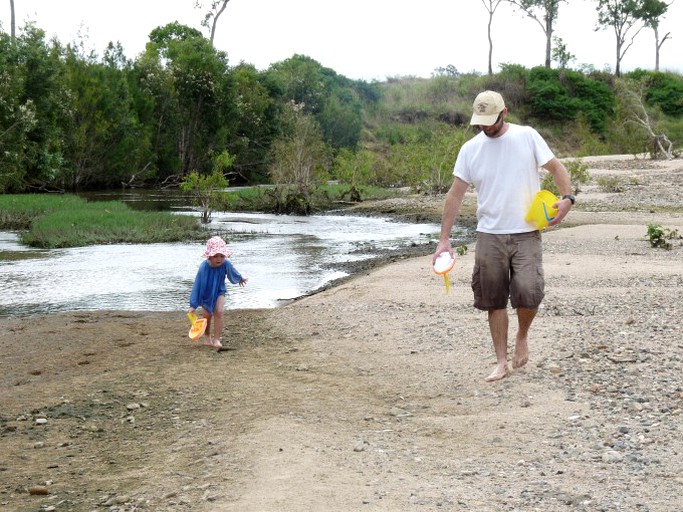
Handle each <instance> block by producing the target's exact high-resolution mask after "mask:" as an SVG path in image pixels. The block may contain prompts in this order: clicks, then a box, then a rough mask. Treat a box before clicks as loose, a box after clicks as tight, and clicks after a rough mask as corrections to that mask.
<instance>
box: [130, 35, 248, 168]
mask: <svg viewBox="0 0 683 512" xmlns="http://www.w3.org/2000/svg"><path fill="white" fill-rule="evenodd" d="M138 63H139V66H138V70H139V77H138V80H139V84H140V87H141V88H143V89H145V90H146V91H147V93H146V94H147V97H148V98H149V99H150V100H151V102H152V103H153V110H152V112H151V113H150V112H149V111H147V115H148V116H150V119H149V120H148V121H147V122H150V123H151V124H153V125H155V127H156V129H157V130H156V136H155V142H154V143H155V146H156V150H157V151H158V153H159V155H160V156H159V158H160V162H159V168H160V170H164V169H165V171H164V172H166V173H167V174H168V175H169V177H170V175H172V173H176V174H180V175H181V176H182V175H185V174H186V173H188V172H191V171H192V170H198V171H206V169H208V168H209V167H210V162H209V159H208V155H210V154H211V152H212V151H214V152H220V151H223V149H225V148H226V147H227V146H228V143H229V141H230V139H231V138H232V136H233V134H234V130H235V124H236V123H237V119H236V117H237V116H236V115H235V108H236V98H235V87H234V79H233V77H232V74H231V73H230V70H229V67H228V63H227V55H226V54H225V53H224V52H219V51H217V50H216V49H215V48H213V46H211V45H210V44H209V41H208V40H207V39H206V38H204V37H203V36H202V34H201V32H199V31H198V30H195V29H193V28H190V27H187V26H184V25H180V24H178V23H170V24H168V25H165V26H163V27H158V28H156V29H154V30H153V31H152V33H151V34H150V43H148V44H147V47H146V50H145V54H144V55H143V56H141V58H140V59H139V61H138Z"/></svg>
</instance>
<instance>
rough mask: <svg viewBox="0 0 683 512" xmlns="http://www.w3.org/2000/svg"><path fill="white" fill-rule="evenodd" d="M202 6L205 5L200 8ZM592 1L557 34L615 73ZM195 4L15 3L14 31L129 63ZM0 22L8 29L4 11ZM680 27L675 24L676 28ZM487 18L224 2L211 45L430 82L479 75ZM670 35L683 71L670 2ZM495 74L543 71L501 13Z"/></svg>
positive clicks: (438, 7) (420, 9)
mask: <svg viewBox="0 0 683 512" xmlns="http://www.w3.org/2000/svg"><path fill="white" fill-rule="evenodd" d="M203 2H204V4H205V5H208V4H210V0H203ZM596 3H597V2H596V0H569V3H568V4H567V3H563V4H561V5H560V14H559V20H558V23H557V25H556V32H555V35H556V36H558V37H560V38H562V39H563V41H564V42H565V44H566V46H567V49H568V51H569V52H570V53H572V54H574V55H575V56H576V60H575V61H574V62H573V63H572V64H571V67H574V68H576V67H578V66H580V65H581V64H591V65H593V66H594V67H595V68H597V69H605V68H609V69H611V70H614V68H615V64H616V57H615V36H614V33H613V31H612V29H608V30H605V31H600V32H596V31H595V30H594V28H595V25H596V22H597V14H596V7H595V6H596ZM194 4H195V0H117V1H116V2H102V1H97V0H14V5H15V10H16V23H17V30H20V29H21V28H22V27H23V25H24V23H25V22H26V21H33V22H35V24H36V25H37V26H38V27H39V28H41V29H43V30H45V31H46V33H47V35H48V37H50V36H53V35H54V36H56V37H57V38H58V39H59V40H60V41H61V42H62V43H63V44H66V43H69V42H72V41H74V40H75V39H77V38H78V36H79V34H80V35H83V36H86V37H87V44H86V48H87V49H89V50H95V51H96V52H97V53H98V54H99V55H101V54H102V52H103V50H104V48H105V47H106V45H107V43H108V42H109V41H113V42H116V41H119V42H121V44H122V46H123V48H124V50H125V53H126V55H127V56H128V57H129V58H131V59H134V58H135V57H137V55H138V54H139V53H140V52H142V51H143V50H144V47H145V43H146V42H147V41H148V36H149V33H150V32H151V31H152V30H153V29H154V28H156V27H158V26H163V25H165V24H167V23H170V22H173V21H178V22H180V23H182V24H184V25H188V26H190V27H194V28H197V29H199V30H202V31H203V32H204V34H205V35H207V37H208V31H207V30H206V29H204V28H203V27H201V20H202V19H203V17H204V16H203V15H204V12H205V10H200V9H196V8H195V7H194ZM2 5H3V7H2V8H1V10H0V22H1V23H2V27H3V30H4V31H6V32H9V30H10V6H9V2H7V1H4V2H2ZM676 20H678V24H675V23H674V21H676ZM487 23H488V12H487V9H486V8H485V7H484V4H483V3H482V0H344V1H332V0H230V2H229V3H228V6H227V9H226V10H225V12H224V13H223V14H222V16H221V17H220V18H219V22H218V28H217V32H216V37H215V41H214V44H215V46H216V48H218V49H220V50H223V51H225V52H227V54H228V58H229V62H230V64H232V65H236V64H238V63H239V62H240V61H244V62H247V63H250V64H253V65H255V66H256V68H258V69H260V70H263V69H266V68H268V66H269V65H270V64H272V63H274V62H278V61H281V60H284V59H287V58H289V57H291V56H292V55H294V54H303V55H307V56H309V57H311V58H313V59H315V60H317V61H318V62H320V63H321V64H322V65H323V66H326V67H329V68H332V69H333V70H335V71H336V72H337V73H340V74H342V75H345V76H347V77H348V78H353V79H363V80H368V81H370V80H380V81H382V80H384V79H386V78H387V77H398V76H418V77H429V76H431V75H432V72H433V71H434V69H435V68H438V67H445V66H447V65H449V64H452V65H453V66H455V67H456V69H457V70H458V71H461V72H469V71H478V72H482V73H485V72H486V70H487V64H488V49H489V47H488V40H487V33H486V30H487V28H486V27H487ZM676 25H677V26H676ZM667 32H671V36H670V37H671V39H670V40H668V41H666V42H665V43H664V45H663V47H662V50H661V53H660V69H661V70H663V71H664V70H670V71H677V72H679V73H681V72H683V0H675V1H674V3H673V5H671V6H670V7H669V12H668V13H667V15H666V17H665V18H664V19H663V20H662V22H661V24H660V34H661V35H664V34H666V33H667ZM492 36H493V68H494V71H497V70H498V69H499V68H498V66H499V64H500V63H516V64H522V65H524V66H526V67H531V66H535V65H542V64H543V62H544V59H545V35H544V34H543V31H542V30H541V27H540V26H539V25H538V24H537V23H536V22H535V21H533V20H531V19H529V18H525V17H524V16H523V15H522V14H521V13H520V12H515V11H513V9H512V7H511V6H510V5H509V4H507V3H504V4H502V5H501V6H500V7H499V8H498V10H497V11H496V14H495V15H494V18H493V29H492ZM654 62H655V42H654V33H653V31H652V30H651V29H643V30H642V31H641V33H640V34H639V35H638V36H637V37H636V39H635V43H634V45H633V46H632V47H631V48H630V49H629V50H628V51H627V53H626V55H625V57H624V59H623V60H622V70H623V71H629V70H632V69H634V68H637V67H641V68H645V69H654Z"/></svg>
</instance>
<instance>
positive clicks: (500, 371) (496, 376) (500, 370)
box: [484, 364, 508, 382]
mask: <svg viewBox="0 0 683 512" xmlns="http://www.w3.org/2000/svg"><path fill="white" fill-rule="evenodd" d="M507 376H508V365H507V364H505V365H498V366H496V369H495V370H493V371H492V372H491V374H490V375H489V376H488V377H486V378H485V379H484V380H485V381H486V382H494V381H496V380H501V379H504V378H505V377H507Z"/></svg>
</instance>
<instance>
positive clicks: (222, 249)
mask: <svg viewBox="0 0 683 512" xmlns="http://www.w3.org/2000/svg"><path fill="white" fill-rule="evenodd" d="M216 254H222V255H223V256H225V257H226V258H229V257H230V256H232V251H231V250H230V249H228V246H227V245H226V244H225V242H224V241H223V239H222V238H221V237H220V236H214V237H211V238H209V241H208V242H206V249H204V257H205V258H210V257H212V256H215V255H216Z"/></svg>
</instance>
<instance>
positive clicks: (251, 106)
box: [228, 63, 280, 182]
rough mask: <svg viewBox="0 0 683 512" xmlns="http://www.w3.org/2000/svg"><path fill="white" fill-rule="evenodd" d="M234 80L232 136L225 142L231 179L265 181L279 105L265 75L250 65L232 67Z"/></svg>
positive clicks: (277, 126) (275, 131) (276, 130)
mask: <svg viewBox="0 0 683 512" xmlns="http://www.w3.org/2000/svg"><path fill="white" fill-rule="evenodd" d="M231 73H232V75H233V78H234V82H235V115H234V120H235V126H234V136H233V137H231V139H230V141H229V142H228V149H229V150H230V153H231V154H233V155H235V161H234V162H233V165H232V168H231V174H233V176H235V178H233V181H239V182H259V181H265V180H266V179H267V175H266V173H265V169H266V163H267V155H268V151H269V149H270V145H271V143H272V141H273V138H274V137H275V136H276V135H277V134H278V133H279V125H278V119H279V115H280V108H279V106H278V103H277V102H276V100H275V98H274V93H273V91H272V90H271V88H270V87H269V84H268V82H267V80H266V78H265V75H264V74H263V73H261V72H259V71H257V70H256V68H255V67H254V66H253V65H251V64H244V63H242V64H239V65H238V66H236V67H235V68H233V69H232V70H231Z"/></svg>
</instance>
